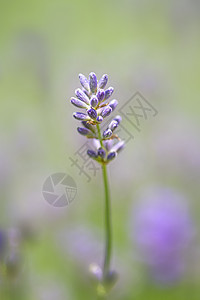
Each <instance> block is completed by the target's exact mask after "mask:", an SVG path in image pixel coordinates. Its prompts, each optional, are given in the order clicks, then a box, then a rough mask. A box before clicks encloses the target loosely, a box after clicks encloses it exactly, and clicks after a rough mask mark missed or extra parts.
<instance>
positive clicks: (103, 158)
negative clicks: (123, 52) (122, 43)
mask: <svg viewBox="0 0 200 300" xmlns="http://www.w3.org/2000/svg"><path fill="white" fill-rule="evenodd" d="M79 79H80V82H81V85H82V89H80V88H78V89H77V90H76V91H75V94H76V97H77V98H78V99H76V98H72V99H71V102H72V104H73V105H75V106H77V107H79V108H83V109H86V113H81V112H75V113H74V114H73V116H74V118H75V119H77V120H79V121H82V125H83V127H78V128H77V131H78V132H79V133H80V134H81V135H83V136H85V137H86V138H91V139H90V140H91V141H92V147H93V149H87V155H88V156H89V157H90V158H92V159H94V160H95V161H96V162H97V163H99V164H100V165H101V168H102V174H103V183H104V190H105V238H106V243H105V255H104V262H103V266H102V268H101V267H97V268H96V267H95V268H93V269H92V270H91V272H92V273H93V275H95V277H96V280H97V282H96V283H97V285H98V286H101V287H102V289H101V291H100V290H99V289H97V294H98V296H101V298H102V295H103V296H107V292H108V290H109V289H111V287H112V286H113V285H114V283H115V281H116V272H115V271H112V270H111V260H112V228H111V227H112V226H111V220H110V219H111V203H110V193H109V184H108V175H107V165H108V164H109V163H110V162H111V161H113V160H114V159H115V158H116V157H117V155H118V153H119V151H120V150H121V149H122V148H123V147H124V142H123V141H121V140H120V138H119V137H118V136H117V134H113V131H114V130H115V129H116V128H117V127H118V126H119V124H120V122H121V117H120V116H116V117H115V118H114V119H113V120H112V121H111V122H109V123H110V124H109V125H108V127H107V129H106V130H105V129H103V128H104V127H102V125H101V124H102V123H103V121H104V118H105V117H107V116H109V115H110V114H111V113H112V111H113V110H114V109H115V108H116V106H117V104H118V101H117V100H115V99H114V100H111V101H110V100H108V99H109V98H110V97H111V95H112V94H113V91H114V89H113V88H112V87H109V88H108V89H106V90H105V89H104V88H105V86H106V84H107V82H108V75H106V74H104V75H103V76H102V78H101V79H100V80H99V82H98V81H97V77H96V74H95V73H93V72H92V73H90V74H89V80H87V78H86V77H85V76H84V75H83V74H79ZM102 291H103V294H102ZM106 298H107V297H106Z"/></svg>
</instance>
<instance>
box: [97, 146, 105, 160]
mask: <svg viewBox="0 0 200 300" xmlns="http://www.w3.org/2000/svg"><path fill="white" fill-rule="evenodd" d="M98 155H99V156H100V157H101V158H104V157H105V156H106V151H105V150H104V149H103V148H99V149H98Z"/></svg>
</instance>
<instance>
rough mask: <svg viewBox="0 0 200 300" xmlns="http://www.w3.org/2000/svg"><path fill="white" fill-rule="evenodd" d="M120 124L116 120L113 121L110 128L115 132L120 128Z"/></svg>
mask: <svg viewBox="0 0 200 300" xmlns="http://www.w3.org/2000/svg"><path fill="white" fill-rule="evenodd" d="M118 125H119V123H118V122H117V121H116V120H112V121H111V122H110V124H109V125H108V128H109V129H110V130H112V131H114V130H115V129H116V128H117V127H118Z"/></svg>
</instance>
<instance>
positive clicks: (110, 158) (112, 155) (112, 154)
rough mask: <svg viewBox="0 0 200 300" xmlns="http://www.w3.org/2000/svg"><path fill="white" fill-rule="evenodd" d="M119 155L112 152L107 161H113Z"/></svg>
mask: <svg viewBox="0 0 200 300" xmlns="http://www.w3.org/2000/svg"><path fill="white" fill-rule="evenodd" d="M116 155H117V153H116V152H110V153H109V154H108V156H107V160H112V159H114V158H115V157H116Z"/></svg>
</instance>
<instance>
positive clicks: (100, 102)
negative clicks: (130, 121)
mask: <svg viewBox="0 0 200 300" xmlns="http://www.w3.org/2000/svg"><path fill="white" fill-rule="evenodd" d="M79 79H80V83H81V85H82V89H80V88H78V89H76V91H75V94H76V97H77V98H78V99H77V98H74V97H72V98H71V103H72V104H73V105H75V106H76V107H79V108H83V109H85V110H86V113H82V112H75V113H74V114H73V116H74V118H75V119H77V120H79V121H82V125H83V127H78V128H77V130H78V132H79V133H80V134H81V135H84V136H85V137H87V138H93V139H97V140H99V142H100V144H101V149H100V145H99V147H95V149H96V152H95V153H96V154H95V155H97V157H96V160H97V161H98V162H99V163H102V164H107V163H108V162H109V161H110V160H111V158H112V157H115V156H116V154H117V153H118V152H120V151H121V149H123V148H124V142H122V141H120V139H119V137H118V136H117V134H113V132H114V131H115V130H116V128H117V127H118V126H119V124H120V122H121V117H120V116H119V115H118V116H116V117H115V118H114V119H113V120H112V121H111V122H110V123H109V125H108V127H107V129H106V130H105V129H104V130H102V129H101V128H100V125H101V123H103V121H104V118H106V117H108V116H109V115H110V114H111V113H112V111H113V110H114V109H115V108H116V106H117V104H118V101H117V100H116V99H113V100H111V101H109V100H108V99H109V98H110V97H111V95H112V93H113V91H114V89H113V88H112V87H109V88H108V89H106V90H105V89H104V88H105V86H106V84H107V82H108V75H106V74H104V75H103V76H102V77H101V79H100V80H99V82H98V81H97V76H96V74H95V73H94V72H91V73H90V74H89V80H88V79H87V78H86V76H85V75H83V74H79ZM115 141H116V142H115ZM108 145H109V147H108ZM99 149H100V150H99ZM89 153H90V154H88V155H89V156H90V157H91V155H92V154H91V152H89ZM97 153H98V154H97ZM110 153H114V154H112V155H110ZM93 154H94V153H93ZM95 155H93V157H94V156H95ZM108 158H109V159H108Z"/></svg>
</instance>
